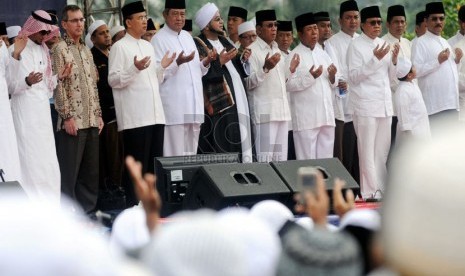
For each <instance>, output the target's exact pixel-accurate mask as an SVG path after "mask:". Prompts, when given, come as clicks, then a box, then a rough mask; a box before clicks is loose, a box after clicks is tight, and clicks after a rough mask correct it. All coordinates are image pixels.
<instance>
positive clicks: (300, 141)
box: [294, 126, 334, 160]
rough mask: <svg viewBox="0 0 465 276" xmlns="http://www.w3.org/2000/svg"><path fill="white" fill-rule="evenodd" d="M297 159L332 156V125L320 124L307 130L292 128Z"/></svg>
mask: <svg viewBox="0 0 465 276" xmlns="http://www.w3.org/2000/svg"><path fill="white" fill-rule="evenodd" d="M294 145H295V156H296V158H297V160H307V159H321V158H332V157H333V152H334V126H321V127H317V128H313V129H308V130H301V131H295V130H294Z"/></svg>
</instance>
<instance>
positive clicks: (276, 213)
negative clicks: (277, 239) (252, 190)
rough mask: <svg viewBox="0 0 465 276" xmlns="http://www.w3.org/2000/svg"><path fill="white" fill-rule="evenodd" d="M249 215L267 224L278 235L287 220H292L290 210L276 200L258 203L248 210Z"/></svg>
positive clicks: (292, 216)
mask: <svg viewBox="0 0 465 276" xmlns="http://www.w3.org/2000/svg"><path fill="white" fill-rule="evenodd" d="M250 215H251V216H253V217H256V218H258V219H260V220H262V221H263V222H264V223H266V224H268V227H270V228H271V230H273V231H274V232H275V233H278V232H279V230H281V228H282V227H283V226H284V224H285V223H286V222H287V221H288V220H294V215H293V214H292V212H291V210H289V208H287V207H286V206H285V205H283V204H282V203H281V202H279V201H276V200H263V201H260V202H258V203H257V204H255V205H254V206H253V207H252V209H250Z"/></svg>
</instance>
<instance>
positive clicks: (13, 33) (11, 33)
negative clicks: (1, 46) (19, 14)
mask: <svg viewBox="0 0 465 276" xmlns="http://www.w3.org/2000/svg"><path fill="white" fill-rule="evenodd" d="M19 31H21V26H10V27H8V28H6V32H7V34H8V38H9V39H10V38H13V37H17V36H18V33H19Z"/></svg>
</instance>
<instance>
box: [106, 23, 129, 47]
mask: <svg viewBox="0 0 465 276" xmlns="http://www.w3.org/2000/svg"><path fill="white" fill-rule="evenodd" d="M125 34H126V29H125V28H124V27H123V26H120V25H116V26H113V27H111V29H110V37H111V44H115V43H116V41H118V40H120V39H121V38H123V36H124V35H125Z"/></svg>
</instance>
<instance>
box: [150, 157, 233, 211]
mask: <svg viewBox="0 0 465 276" xmlns="http://www.w3.org/2000/svg"><path fill="white" fill-rule="evenodd" d="M239 160H240V157H239V154H238V153H224V154H222V153H220V154H197V155H190V156H173V157H157V158H155V170H154V171H155V174H156V176H157V189H158V192H159V193H160V196H161V199H162V202H163V205H162V210H161V215H162V217H166V216H169V215H170V214H172V213H174V212H177V211H179V210H181V209H182V202H183V200H184V197H185V195H186V190H187V187H188V186H189V185H190V184H189V183H190V182H191V179H192V177H193V176H194V174H195V173H196V172H197V170H198V169H199V168H200V167H201V166H202V165H206V164H217V163H238V162H239Z"/></svg>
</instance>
